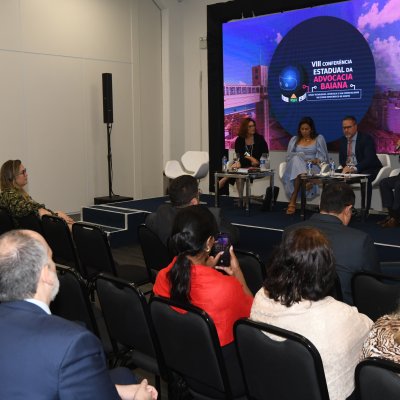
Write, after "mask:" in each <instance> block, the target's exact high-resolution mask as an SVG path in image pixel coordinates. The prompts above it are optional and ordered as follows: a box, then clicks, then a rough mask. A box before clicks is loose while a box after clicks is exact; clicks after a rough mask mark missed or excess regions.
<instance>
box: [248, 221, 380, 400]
mask: <svg viewBox="0 0 400 400" xmlns="http://www.w3.org/2000/svg"><path fill="white" fill-rule="evenodd" d="M266 272H267V275H266V280H265V282H264V287H263V288H261V289H260V290H259V291H258V293H257V294H256V296H255V298H254V303H253V306H252V309H251V315H250V318H251V319H253V320H255V321H260V322H265V323H268V324H271V325H275V326H277V327H280V328H283V329H287V330H289V331H293V332H296V333H298V334H300V335H302V336H304V337H306V338H307V339H308V340H310V341H311V342H312V343H313V344H314V346H315V347H316V348H317V350H318V352H319V354H320V356H321V359H322V363H323V366H324V371H325V377H326V382H327V386H328V391H329V396H330V399H331V400H344V399H346V398H348V397H349V396H350V395H351V394H352V392H353V390H354V370H355V367H356V365H357V363H358V361H359V358H360V355H361V348H362V344H363V341H364V340H365V338H366V337H367V335H368V332H369V330H370V328H371V326H372V321H371V320H370V319H369V318H368V317H367V316H366V315H364V314H360V313H359V312H358V311H357V309H356V308H355V307H351V306H349V305H347V304H345V303H342V302H340V301H337V300H335V299H334V298H333V297H330V296H329V295H328V294H329V293H330V291H331V289H332V286H333V284H334V281H335V276H336V272H335V265H334V259H333V254H332V250H331V248H330V246H329V242H328V239H327V238H326V237H325V236H324V235H323V233H322V232H321V231H319V230H318V229H316V228H311V227H299V228H297V229H294V230H292V231H291V232H289V234H288V235H285V237H284V239H283V241H282V243H281V244H280V245H279V247H278V248H277V249H276V250H275V253H274V255H273V257H272V260H271V262H270V263H269V264H268V265H267V271H266ZM266 362H267V360H266ZM350 398H352V397H350Z"/></svg>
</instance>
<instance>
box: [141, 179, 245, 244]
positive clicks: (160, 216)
mask: <svg viewBox="0 0 400 400" xmlns="http://www.w3.org/2000/svg"><path fill="white" fill-rule="evenodd" d="M168 195H169V198H170V200H171V203H170V204H162V205H161V206H160V207H158V209H157V211H156V212H154V213H151V214H150V215H148V216H147V218H146V221H145V222H146V225H147V226H148V227H149V229H150V230H152V231H153V232H154V233H155V234H156V235H157V236H158V237H159V238H160V239H161V241H162V242H163V243H164V244H165V245H168V243H167V242H168V239H169V237H170V236H171V232H172V224H173V222H174V218H175V216H176V214H177V213H178V211H179V209H181V208H183V207H187V206H193V205H199V204H200V200H199V184H198V182H197V179H196V178H193V177H192V176H190V175H182V176H178V177H177V178H175V179H173V180H172V181H171V184H170V185H169V188H168ZM208 209H209V210H210V211H211V212H212V213H213V215H214V217H215V219H216V220H217V224H218V229H219V231H220V232H222V233H227V234H228V235H229V239H230V241H231V243H232V244H233V245H235V244H237V243H238V242H239V230H238V228H236V226H233V225H232V224H231V223H229V222H228V221H227V220H226V219H225V218H224V216H223V214H222V210H221V209H220V208H217V207H209V208H208Z"/></svg>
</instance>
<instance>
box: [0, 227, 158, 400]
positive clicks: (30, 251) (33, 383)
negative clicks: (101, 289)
mask: <svg viewBox="0 0 400 400" xmlns="http://www.w3.org/2000/svg"><path fill="white" fill-rule="evenodd" d="M58 289H59V281H58V277H57V273H56V268H55V264H54V262H53V260H52V253H51V250H50V248H49V246H48V245H47V243H46V242H45V240H44V239H43V238H42V237H41V236H40V235H39V234H38V233H36V232H32V231H27V230H14V231H10V232H7V233H5V234H3V235H2V236H0V301H1V302H2V303H1V304H0V348H1V364H0V378H1V385H0V398H1V399H72V398H74V399H96V400H103V399H104V400H110V399H120V398H122V399H130V400H132V399H137V400H147V399H151V398H152V399H156V398H157V392H156V390H155V389H154V388H153V387H151V386H149V385H147V384H146V382H144V383H142V384H141V385H135V384H126V383H127V382H135V380H136V379H134V377H133V375H132V374H131V373H130V371H129V370H126V369H119V370H114V371H111V373H110V372H109V371H108V370H107V365H106V361H105V357H104V353H103V349H102V347H101V344H100V342H99V340H98V339H97V338H96V337H95V336H94V335H93V334H92V333H91V332H89V331H88V330H87V329H85V328H84V327H82V326H80V325H79V324H76V323H74V322H71V321H67V320H65V319H62V318H59V317H57V316H52V315H50V309H49V305H50V302H51V301H52V300H53V299H54V298H55V296H56V295H57V292H58ZM113 381H114V382H113ZM115 383H116V384H115ZM122 383H123V384H122ZM144 388H145V389H146V392H147V393H143V389H144ZM136 394H137V396H136Z"/></svg>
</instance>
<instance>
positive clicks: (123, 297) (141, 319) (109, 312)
mask: <svg viewBox="0 0 400 400" xmlns="http://www.w3.org/2000/svg"><path fill="white" fill-rule="evenodd" d="M95 286H96V292H97V296H98V299H99V302H100V307H101V310H102V312H103V316H104V320H105V324H106V326H107V330H108V333H109V336H110V339H111V343H112V345H113V349H114V354H115V355H116V363H119V364H121V365H127V366H130V365H131V364H132V363H133V364H134V366H135V367H136V366H137V367H139V368H142V369H144V370H145V371H149V372H151V373H153V374H154V375H155V378H156V388H157V390H158V393H159V398H160V392H161V386H160V376H161V375H163V373H162V368H161V366H162V360H161V353H160V350H159V346H158V342H157V339H156V335H155V331H154V327H153V322H152V320H151V316H150V308H149V305H148V304H147V301H146V298H145V296H144V294H143V293H142V292H141V291H140V290H139V289H138V288H136V286H135V285H133V284H132V283H129V282H127V281H125V280H122V279H119V278H115V277H112V276H109V275H106V274H100V275H98V276H97V277H96V281H95Z"/></svg>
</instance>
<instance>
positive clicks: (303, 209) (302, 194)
mask: <svg viewBox="0 0 400 400" xmlns="http://www.w3.org/2000/svg"><path fill="white" fill-rule="evenodd" d="M306 186H307V179H300V198H301V203H300V217H301V219H302V220H303V221H304V220H305V219H306V192H307V190H306Z"/></svg>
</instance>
